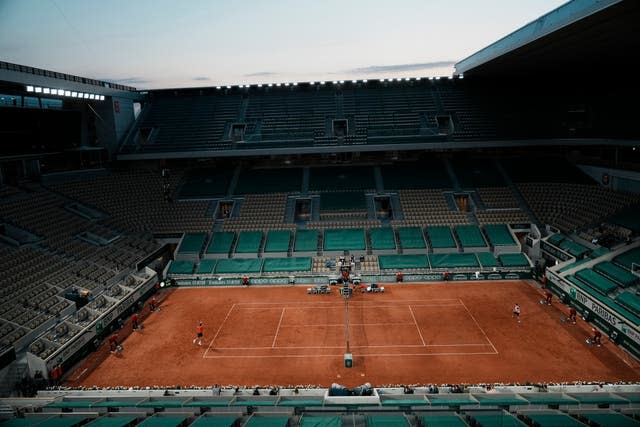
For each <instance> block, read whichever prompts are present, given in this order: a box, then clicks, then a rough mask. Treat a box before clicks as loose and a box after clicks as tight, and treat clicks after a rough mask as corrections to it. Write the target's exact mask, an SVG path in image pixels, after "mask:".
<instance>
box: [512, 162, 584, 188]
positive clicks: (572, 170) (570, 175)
mask: <svg viewBox="0 0 640 427" xmlns="http://www.w3.org/2000/svg"><path fill="white" fill-rule="evenodd" d="M501 164H502V166H503V167H504V169H505V170H506V172H507V174H508V175H509V178H511V180H512V181H513V182H518V183H521V182H537V183H552V182H553V183H563V184H565V183H573V184H593V180H592V179H591V178H589V177H588V176H587V175H585V174H584V172H582V171H581V170H580V169H578V168H577V167H576V166H575V165H573V164H572V163H570V162H568V161H566V160H564V159H557V158H538V159H530V158H513V159H508V160H502V162H501Z"/></svg>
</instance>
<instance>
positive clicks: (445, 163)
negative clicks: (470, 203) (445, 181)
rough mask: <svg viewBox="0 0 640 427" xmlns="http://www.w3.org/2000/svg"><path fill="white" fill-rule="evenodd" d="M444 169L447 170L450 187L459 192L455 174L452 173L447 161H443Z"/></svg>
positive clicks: (451, 167) (458, 183)
mask: <svg viewBox="0 0 640 427" xmlns="http://www.w3.org/2000/svg"><path fill="white" fill-rule="evenodd" d="M444 167H445V169H446V170H447V175H449V180H450V181H451V185H453V189H454V190H456V191H459V190H460V182H459V181H458V177H457V176H456V173H455V172H454V171H453V166H451V162H450V161H449V159H444Z"/></svg>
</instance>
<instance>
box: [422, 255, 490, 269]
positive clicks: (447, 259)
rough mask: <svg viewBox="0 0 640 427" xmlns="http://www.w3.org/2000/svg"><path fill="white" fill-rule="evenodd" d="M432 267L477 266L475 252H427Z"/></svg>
mask: <svg viewBox="0 0 640 427" xmlns="http://www.w3.org/2000/svg"><path fill="white" fill-rule="evenodd" d="M429 261H430V262H431V267H432V268H464V267H466V268H469V267H479V265H478V258H476V255H475V254H472V253H466V254H429Z"/></svg>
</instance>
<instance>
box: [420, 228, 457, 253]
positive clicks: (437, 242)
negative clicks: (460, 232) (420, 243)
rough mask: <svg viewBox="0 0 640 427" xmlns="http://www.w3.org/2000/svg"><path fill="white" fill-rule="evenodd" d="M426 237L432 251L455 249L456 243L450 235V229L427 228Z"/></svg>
mask: <svg viewBox="0 0 640 427" xmlns="http://www.w3.org/2000/svg"><path fill="white" fill-rule="evenodd" d="M426 230H427V236H429V242H430V243H431V247H432V248H433V249H447V248H456V247H457V246H458V245H456V241H455V239H454V237H453V234H451V228H449V227H445V226H439V227H427V229H426Z"/></svg>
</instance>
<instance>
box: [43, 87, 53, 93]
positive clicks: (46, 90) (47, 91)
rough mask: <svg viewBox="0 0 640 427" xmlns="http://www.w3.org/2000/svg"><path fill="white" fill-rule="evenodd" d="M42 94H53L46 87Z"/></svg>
mask: <svg viewBox="0 0 640 427" xmlns="http://www.w3.org/2000/svg"><path fill="white" fill-rule="evenodd" d="M42 92H43V93H46V94H50V93H51V89H49V88H48V87H45V88H44V89H42Z"/></svg>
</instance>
